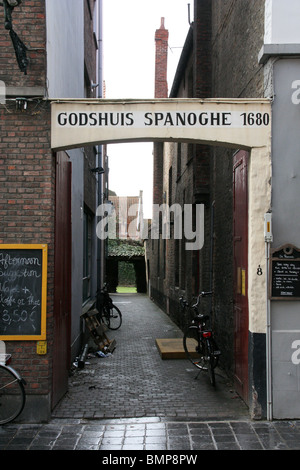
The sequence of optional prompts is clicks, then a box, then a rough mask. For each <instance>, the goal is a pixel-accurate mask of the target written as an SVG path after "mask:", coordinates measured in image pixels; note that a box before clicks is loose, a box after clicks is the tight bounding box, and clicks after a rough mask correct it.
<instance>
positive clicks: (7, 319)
mask: <svg viewBox="0 0 300 470" xmlns="http://www.w3.org/2000/svg"><path fill="white" fill-rule="evenodd" d="M46 305H47V245H0V340H10V341H14V340H15V341H17V340H43V339H46Z"/></svg>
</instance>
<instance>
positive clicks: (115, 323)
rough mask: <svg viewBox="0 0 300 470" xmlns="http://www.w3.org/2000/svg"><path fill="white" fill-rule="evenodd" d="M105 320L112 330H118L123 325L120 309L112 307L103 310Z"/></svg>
mask: <svg viewBox="0 0 300 470" xmlns="http://www.w3.org/2000/svg"><path fill="white" fill-rule="evenodd" d="M103 313H104V315H103V320H104V322H105V324H106V325H107V327H108V328H109V329H110V330H117V329H118V328H120V326H121V324H122V314H121V312H120V310H119V309H118V307H116V306H115V305H110V306H109V307H104V309H103Z"/></svg>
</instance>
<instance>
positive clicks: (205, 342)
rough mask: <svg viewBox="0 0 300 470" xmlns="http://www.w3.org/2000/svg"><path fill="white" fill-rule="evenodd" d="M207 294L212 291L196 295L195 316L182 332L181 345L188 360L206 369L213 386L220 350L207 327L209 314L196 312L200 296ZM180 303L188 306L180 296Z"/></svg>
mask: <svg viewBox="0 0 300 470" xmlns="http://www.w3.org/2000/svg"><path fill="white" fill-rule="evenodd" d="M209 295H212V292H201V293H200V294H199V295H198V298H197V302H196V303H195V304H194V305H192V310H193V312H194V314H195V317H194V319H193V320H192V323H191V325H190V326H189V327H188V328H187V330H186V331H185V333H184V336H183V347H184V351H185V353H186V355H187V358H188V359H189V360H190V362H191V363H192V364H193V365H194V366H196V367H197V368H198V369H200V370H201V371H207V372H208V374H209V378H210V382H211V384H212V385H213V386H215V383H216V381H215V368H216V367H217V365H218V362H219V356H220V354H221V351H220V350H219V348H218V346H217V343H216V341H215V339H214V336H213V331H212V329H211V328H208V327H207V323H208V321H209V315H203V314H200V313H199V312H198V308H199V304H200V298H202V297H206V296H209ZM180 304H181V306H182V307H183V308H188V307H189V304H188V302H187V301H186V300H184V299H183V298H182V297H181V298H180ZM197 377H198V376H197ZM197 377H196V378H197Z"/></svg>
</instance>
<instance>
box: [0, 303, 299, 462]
mask: <svg viewBox="0 0 300 470" xmlns="http://www.w3.org/2000/svg"><path fill="white" fill-rule="evenodd" d="M114 300H115V302H116V304H117V305H118V306H119V307H120V309H121V310H122V313H123V324H122V327H121V329H120V330H118V331H116V332H114V333H113V335H112V332H110V333H109V334H110V338H113V337H114V338H115V339H116V341H117V347H116V349H115V351H114V353H113V354H112V355H111V356H110V357H107V358H96V357H94V358H91V359H89V360H88V362H89V363H87V364H86V365H85V368H84V369H82V370H77V371H76V372H75V373H74V374H73V375H72V376H71V377H70V380H69V391H68V393H67V395H66V396H65V397H64V398H63V400H62V401H61V402H60V404H59V405H58V406H57V408H56V409H55V410H54V412H53V416H52V420H51V421H50V422H49V423H45V424H26V423H23V424H18V423H11V424H8V425H6V426H3V427H0V450H25V449H26V450H100V451H102V452H104V453H100V454H97V463H98V464H100V465H101V463H105V464H107V463H108V460H107V455H108V454H107V452H109V453H110V455H111V456H112V455H113V457H114V458H116V459H118V457H117V455H118V454H117V452H118V451H119V450H122V451H132V452H136V451H139V450H144V451H147V452H146V454H145V456H144V454H143V455H142V454H139V457H138V458H137V459H136V460H135V461H134V463H132V465H134V466H136V465H145V463H150V464H152V463H153V461H152V460H151V459H152V453H151V452H157V451H166V450H167V451H168V454H170V455H171V458H173V457H172V455H173V454H172V452H175V454H174V462H175V464H176V463H178V461H177V460H176V459H177V455H176V452H177V451H179V450H180V451H181V452H182V451H184V450H191V451H194V452H197V451H199V450H271V449H279V450H280V449H282V450H284V449H299V448H300V426H299V423H298V422H296V421H292V422H290V421H286V422H282V421H279V422H272V423H270V422H260V421H251V419H250V417H249V414H248V409H247V407H246V406H245V404H244V403H243V402H242V401H241V400H240V398H239V397H238V396H237V395H236V393H235V392H234V390H233V389H232V388H231V387H230V384H229V383H228V381H227V380H226V378H224V377H222V375H217V383H216V388H215V389H214V388H213V387H212V386H211V385H210V382H209V380H208V377H207V376H206V375H205V374H203V375H200V376H199V377H198V379H197V380H195V377H196V374H197V372H196V371H195V370H194V369H193V368H192V367H191V365H190V364H189V362H188V361H187V360H186V359H178V360H162V359H161V357H160V354H159V352H158V350H157V347H156V345H155V339H156V338H175V337H181V336H182V333H181V332H180V331H179V330H178V328H177V327H176V326H175V325H174V324H173V323H172V322H171V321H170V319H169V318H168V316H166V315H165V314H164V313H163V312H162V311H161V310H160V309H158V308H157V307H156V306H155V305H154V304H153V303H152V302H151V301H150V300H149V299H148V298H147V296H145V295H116V296H114ZM112 452H114V454H111V453H112ZM99 455H100V457H99ZM132 455H134V456H135V454H132ZM147 455H149V458H150V460H149V462H148V460H147V459H148V457H147ZM181 455H183V458H185V457H186V456H187V454H184V453H183V454H181ZM248 455H249V454H248ZM194 457H195V456H194ZM135 458H136V456H135ZM153 458H154V457H153ZM195 458H196V457H195ZM201 458H202V456H201ZM222 458H223V456H222ZM247 458H248V457H247ZM105 459H106V460H105ZM116 461H118V460H116ZM196 461H197V460H195V461H194V463H196ZM114 463H115V461H114ZM160 463H161V462H160ZM163 463H167V462H163Z"/></svg>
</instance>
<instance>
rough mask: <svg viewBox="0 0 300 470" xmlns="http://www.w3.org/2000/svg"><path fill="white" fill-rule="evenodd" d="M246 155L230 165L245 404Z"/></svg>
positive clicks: (238, 363)
mask: <svg viewBox="0 0 300 470" xmlns="http://www.w3.org/2000/svg"><path fill="white" fill-rule="evenodd" d="M247 168H248V153H247V152H245V151H239V152H237V153H236V154H235V155H234V162H233V245H234V248H233V257H234V323H235V380H236V387H237V391H238V393H239V394H240V395H241V396H242V398H243V399H244V400H245V402H246V403H247V402H248V326H249V325H248V323H249V322H248V185H247Z"/></svg>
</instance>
